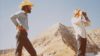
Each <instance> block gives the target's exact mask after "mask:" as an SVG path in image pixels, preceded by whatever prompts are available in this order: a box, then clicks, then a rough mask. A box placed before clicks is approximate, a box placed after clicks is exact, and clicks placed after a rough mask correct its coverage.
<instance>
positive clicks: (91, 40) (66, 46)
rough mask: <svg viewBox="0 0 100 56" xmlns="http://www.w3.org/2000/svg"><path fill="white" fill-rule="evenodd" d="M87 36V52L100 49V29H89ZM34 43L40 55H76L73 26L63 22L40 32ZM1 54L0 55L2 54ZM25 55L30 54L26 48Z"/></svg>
mask: <svg viewBox="0 0 100 56" xmlns="http://www.w3.org/2000/svg"><path fill="white" fill-rule="evenodd" d="M87 37H88V45H87V52H96V51H100V50H99V48H100V29H96V30H91V31H88V32H87ZM32 44H33V46H34V47H35V49H36V52H37V54H38V56H74V55H75V53H76V48H77V47H76V40H75V36H74V30H73V28H72V27H67V26H65V25H63V24H61V23H57V24H55V25H53V26H51V27H50V28H49V29H47V30H46V31H44V32H42V33H41V34H39V35H38V36H37V37H36V39H33V40H32ZM94 44H95V45H94ZM13 53H14V52H13ZM1 54H2V53H0V56H2V55H1ZM6 54H7V53H6ZM10 56H11V55H10ZM12 56H14V55H12ZM23 56H29V54H28V53H27V51H26V50H25V49H24V50H23Z"/></svg>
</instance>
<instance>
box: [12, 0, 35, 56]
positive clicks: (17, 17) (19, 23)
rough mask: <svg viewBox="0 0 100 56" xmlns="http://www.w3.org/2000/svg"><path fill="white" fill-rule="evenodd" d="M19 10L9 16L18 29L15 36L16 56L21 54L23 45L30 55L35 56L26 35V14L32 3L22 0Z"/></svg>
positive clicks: (29, 10)
mask: <svg viewBox="0 0 100 56" xmlns="http://www.w3.org/2000/svg"><path fill="white" fill-rule="evenodd" d="M20 8H21V10H22V11H21V12H19V13H17V14H14V15H13V16H12V17H11V20H12V22H13V23H14V25H15V26H16V28H17V29H18V34H17V36H16V38H17V49H16V53H15V55H16V56H22V48H23V47H25V48H26V50H27V51H28V52H29V54H30V55H31V56H37V54H36V51H35V49H34V48H33V46H32V44H31V42H30V41H29V39H28V37H27V35H28V34H27V32H28V18H27V16H28V15H27V14H28V13H31V8H32V3H31V2H30V1H28V0H24V1H23V2H22V3H21V4H20Z"/></svg>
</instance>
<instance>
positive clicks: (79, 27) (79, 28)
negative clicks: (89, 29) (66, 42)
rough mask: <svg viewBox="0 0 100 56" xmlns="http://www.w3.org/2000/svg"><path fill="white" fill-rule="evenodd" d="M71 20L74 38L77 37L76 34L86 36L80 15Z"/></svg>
mask: <svg viewBox="0 0 100 56" xmlns="http://www.w3.org/2000/svg"><path fill="white" fill-rule="evenodd" d="M71 22H72V26H73V28H74V30H75V35H76V39H78V35H80V36H82V38H86V30H85V27H84V25H83V23H82V19H81V17H79V18H76V17H73V18H72V20H71ZM76 23H79V25H76Z"/></svg>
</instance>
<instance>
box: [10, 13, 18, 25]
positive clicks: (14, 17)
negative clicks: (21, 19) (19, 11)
mask: <svg viewBox="0 0 100 56" xmlns="http://www.w3.org/2000/svg"><path fill="white" fill-rule="evenodd" d="M17 18H18V15H13V16H12V17H11V21H12V22H13V23H14V25H15V26H18V25H19V23H18V22H17Z"/></svg>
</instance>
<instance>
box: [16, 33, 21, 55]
mask: <svg viewBox="0 0 100 56" xmlns="http://www.w3.org/2000/svg"><path fill="white" fill-rule="evenodd" d="M16 39H17V48H16V53H15V55H16V56H22V47H23V45H22V43H21V32H18V34H17V36H16Z"/></svg>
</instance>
